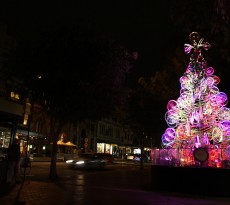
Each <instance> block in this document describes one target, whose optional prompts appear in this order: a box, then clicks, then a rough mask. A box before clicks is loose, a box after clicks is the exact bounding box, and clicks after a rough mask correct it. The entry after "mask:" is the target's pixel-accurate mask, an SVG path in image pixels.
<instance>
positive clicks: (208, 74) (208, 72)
mask: <svg viewBox="0 0 230 205" xmlns="http://www.w3.org/2000/svg"><path fill="white" fill-rule="evenodd" d="M205 72H206V75H207V76H211V75H212V74H213V73H214V68H213V67H209V68H206V71H205Z"/></svg>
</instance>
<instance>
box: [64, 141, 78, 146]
mask: <svg viewBox="0 0 230 205" xmlns="http://www.w3.org/2000/svg"><path fill="white" fill-rule="evenodd" d="M65 145H67V146H72V147H76V146H77V145H75V144H73V143H72V142H70V141H69V142H66V143H65Z"/></svg>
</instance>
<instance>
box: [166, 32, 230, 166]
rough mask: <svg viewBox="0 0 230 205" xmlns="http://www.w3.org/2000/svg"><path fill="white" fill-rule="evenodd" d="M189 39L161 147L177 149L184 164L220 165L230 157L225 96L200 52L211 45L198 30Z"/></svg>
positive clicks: (167, 115) (218, 80) (228, 115)
mask: <svg viewBox="0 0 230 205" xmlns="http://www.w3.org/2000/svg"><path fill="white" fill-rule="evenodd" d="M189 38H190V40H191V42H192V43H191V45H190V44H185V45H184V48H185V52H186V53H187V54H189V55H190V61H189V64H188V66H187V69H186V71H185V73H184V75H183V76H182V77H181V78H180V84H181V90H180V96H179V98H178V99H177V100H170V101H169V102H168V104H167V112H166V114H165V120H166V122H167V124H168V126H169V127H168V128H167V129H166V130H165V132H164V134H163V136H162V146H163V147H164V148H167V150H171V157H175V156H174V155H175V154H174V150H178V149H180V160H183V163H184V165H192V164H194V162H195V161H198V162H205V161H206V162H207V166H214V167H220V166H222V162H223V160H227V159H229V157H230V146H229V144H230V109H229V108H227V107H226V105H227V102H228V98H227V96H226V94H225V93H224V92H221V91H219V89H218V87H217V85H218V83H219V82H220V79H219V77H217V76H216V75H214V68H212V67H208V66H207V62H206V60H205V58H204V55H203V54H204V51H207V50H208V49H209V48H210V47H211V45H210V44H209V43H208V42H206V41H204V39H203V38H200V37H199V34H198V33H197V32H192V33H191V34H190V35H189ZM177 155H178V152H177ZM175 158H178V156H177V157H175Z"/></svg>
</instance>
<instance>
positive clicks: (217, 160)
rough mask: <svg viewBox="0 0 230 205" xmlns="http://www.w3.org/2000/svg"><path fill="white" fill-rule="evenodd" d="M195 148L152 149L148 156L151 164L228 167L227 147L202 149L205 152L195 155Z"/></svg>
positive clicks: (228, 154) (229, 162) (228, 155)
mask: <svg viewBox="0 0 230 205" xmlns="http://www.w3.org/2000/svg"><path fill="white" fill-rule="evenodd" d="M195 150H196V149H191V148H189V149H186V148H181V149H152V150H151V156H150V157H151V161H152V165H164V166H191V167H192V166H202V167H216V168H230V153H229V149H221V148H209V149H204V150H205V151H206V152H200V153H198V152H197V153H196V154H197V156H196V155H195ZM197 158H198V159H197ZM199 158H200V159H202V160H199Z"/></svg>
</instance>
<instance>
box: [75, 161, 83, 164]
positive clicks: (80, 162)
mask: <svg viewBox="0 0 230 205" xmlns="http://www.w3.org/2000/svg"><path fill="white" fill-rule="evenodd" d="M84 163H85V162H84V161H78V162H76V164H84Z"/></svg>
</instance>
